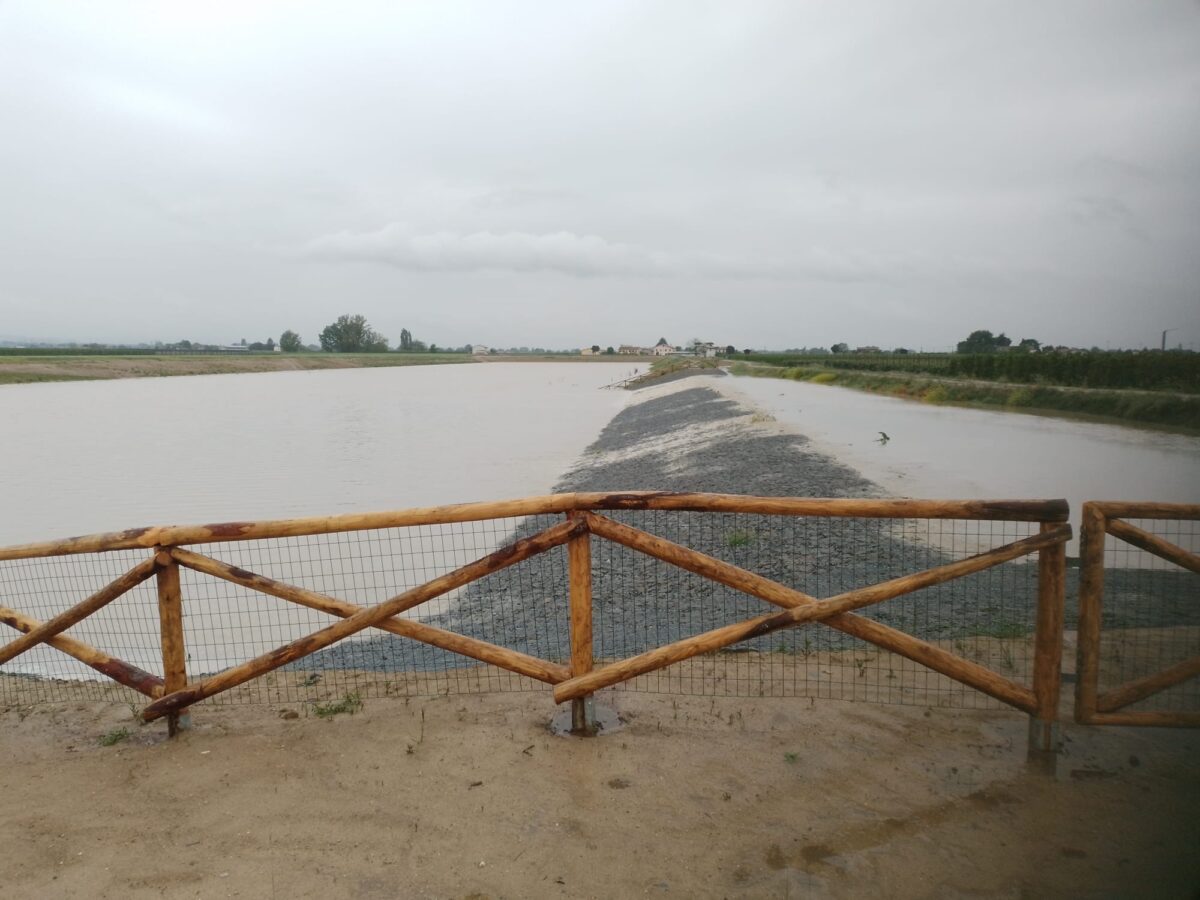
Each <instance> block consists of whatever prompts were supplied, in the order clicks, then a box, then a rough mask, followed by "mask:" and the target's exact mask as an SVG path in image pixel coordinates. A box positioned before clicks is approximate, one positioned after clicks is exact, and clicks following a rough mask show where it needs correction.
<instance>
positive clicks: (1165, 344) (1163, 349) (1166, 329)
mask: <svg viewBox="0 0 1200 900" xmlns="http://www.w3.org/2000/svg"><path fill="white" fill-rule="evenodd" d="M1178 330H1179V329H1178V328H1164V329H1163V333H1162V346H1161V347H1159V349H1160V350H1162V351H1163V352H1164V353H1165V352H1166V350H1167V332H1168V331H1178Z"/></svg>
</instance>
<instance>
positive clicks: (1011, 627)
mask: <svg viewBox="0 0 1200 900" xmlns="http://www.w3.org/2000/svg"><path fill="white" fill-rule="evenodd" d="M1029 631H1030V629H1028V628H1026V627H1025V626H1024V625H1022V624H1020V623H1019V622H997V623H996V624H995V625H991V626H988V627H987V628H981V629H980V630H979V631H977V632H975V633H976V634H977V635H979V636H980V637H994V638H1005V639H1007V638H1021V637H1025V636H1026V635H1027V634H1029Z"/></svg>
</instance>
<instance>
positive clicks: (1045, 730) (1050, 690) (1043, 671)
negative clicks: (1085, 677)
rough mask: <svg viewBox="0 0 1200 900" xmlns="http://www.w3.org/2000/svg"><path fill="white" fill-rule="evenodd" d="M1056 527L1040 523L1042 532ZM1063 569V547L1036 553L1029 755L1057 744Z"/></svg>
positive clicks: (1065, 564)
mask: <svg viewBox="0 0 1200 900" xmlns="http://www.w3.org/2000/svg"><path fill="white" fill-rule="evenodd" d="M1055 527H1057V526H1055V525H1053V524H1051V523H1049V522H1043V523H1042V525H1041V531H1042V532H1046V531H1050V530H1053V529H1054V528H1055ZM1066 567H1067V545H1066V544H1065V543H1061V544H1055V545H1053V546H1051V547H1047V548H1046V549H1044V550H1039V551H1038V601H1037V624H1036V625H1035V628H1034V638H1033V645H1034V657H1033V695H1034V697H1035V698H1036V700H1037V711H1036V712H1035V713H1034V715H1033V716H1032V717H1030V720H1029V752H1030V753H1031V754H1053V753H1054V752H1055V750H1056V747H1057V744H1058V702H1059V691H1060V688H1061V685H1062V646H1063V618H1064V606H1065V597H1066V592H1065V587H1066V584H1065V582H1066Z"/></svg>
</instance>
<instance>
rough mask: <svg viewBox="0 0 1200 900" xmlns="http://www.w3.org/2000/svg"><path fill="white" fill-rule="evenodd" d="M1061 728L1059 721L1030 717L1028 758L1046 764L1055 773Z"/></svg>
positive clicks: (1030, 760)
mask: <svg viewBox="0 0 1200 900" xmlns="http://www.w3.org/2000/svg"><path fill="white" fill-rule="evenodd" d="M1058 744H1059V730H1058V723H1057V722H1047V721H1045V720H1044V719H1038V718H1035V717H1034V716H1030V717H1029V751H1028V757H1027V758H1028V760H1029V762H1032V763H1037V764H1039V765H1041V766H1046V767H1048V768H1049V771H1050V772H1051V773H1053V771H1054V766H1055V761H1056V760H1057V759H1058Z"/></svg>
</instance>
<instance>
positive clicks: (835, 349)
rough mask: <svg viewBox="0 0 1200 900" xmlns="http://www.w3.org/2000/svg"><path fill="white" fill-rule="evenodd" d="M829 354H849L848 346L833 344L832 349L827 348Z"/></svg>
mask: <svg viewBox="0 0 1200 900" xmlns="http://www.w3.org/2000/svg"><path fill="white" fill-rule="evenodd" d="M829 352H830V353H849V352H850V345H849V344H834V345H833V346H832V347H830V348H829Z"/></svg>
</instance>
